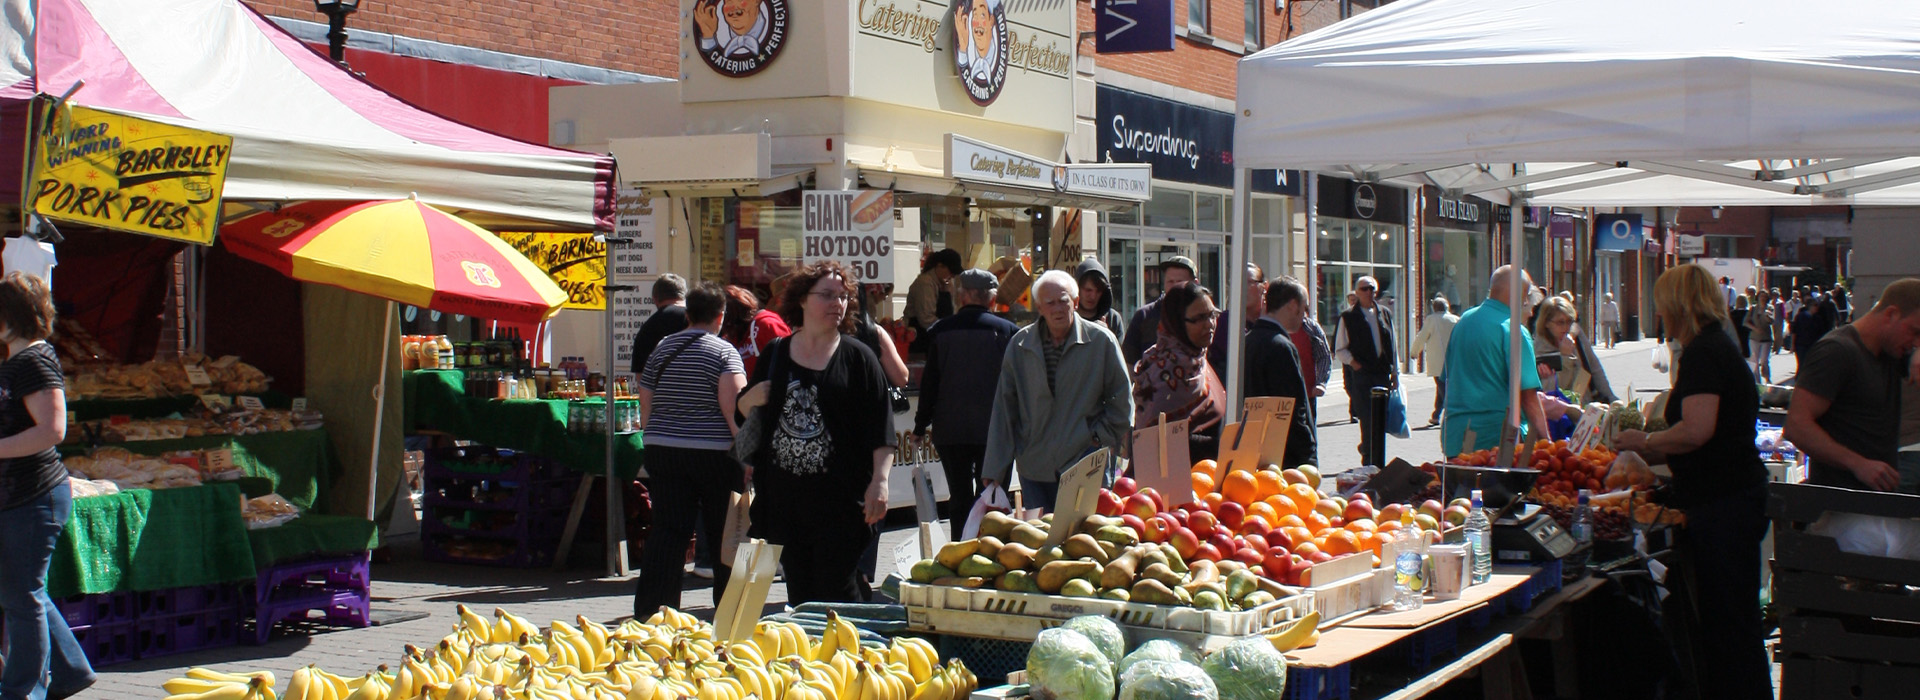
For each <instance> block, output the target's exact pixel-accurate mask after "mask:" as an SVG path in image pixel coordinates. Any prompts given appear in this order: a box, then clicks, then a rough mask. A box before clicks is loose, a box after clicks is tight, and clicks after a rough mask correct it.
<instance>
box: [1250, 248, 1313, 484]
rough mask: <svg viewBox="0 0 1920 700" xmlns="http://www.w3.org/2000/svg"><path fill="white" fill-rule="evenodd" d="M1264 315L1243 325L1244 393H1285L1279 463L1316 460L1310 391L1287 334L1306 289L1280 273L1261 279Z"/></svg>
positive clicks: (1298, 321)
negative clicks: (1287, 416) (1287, 424)
mask: <svg viewBox="0 0 1920 700" xmlns="http://www.w3.org/2000/svg"><path fill="white" fill-rule="evenodd" d="M1266 289H1267V293H1266V301H1265V303H1264V306H1265V308H1266V314H1265V315H1263V316H1261V317H1260V318H1258V319H1255V320H1254V322H1253V327H1252V328H1250V329H1248V330H1247V365H1246V372H1247V374H1246V378H1247V390H1246V391H1247V396H1248V397H1249V398H1251V397H1254V396H1285V397H1288V398H1291V399H1293V421H1292V427H1291V428H1289V429H1288V430H1287V451H1286V458H1285V462H1286V463H1285V464H1282V465H1281V466H1283V467H1297V466H1300V465H1302V464H1314V463H1316V462H1317V461H1318V459H1319V458H1318V455H1317V452H1318V450H1317V443H1318V439H1317V438H1316V437H1315V436H1314V425H1315V423H1314V416H1313V395H1312V393H1311V392H1309V391H1308V389H1307V382H1306V379H1305V378H1304V377H1302V376H1301V374H1300V353H1299V351H1298V350H1297V349H1296V348H1294V347H1293V340H1292V339H1291V338H1290V337H1289V336H1290V334H1292V333H1293V332H1294V331H1297V330H1300V328H1301V327H1302V325H1303V324H1304V322H1305V321H1306V318H1307V288H1306V287H1305V286H1302V285H1301V284H1300V281H1299V280H1296V279H1294V278H1292V277H1286V276H1282V277H1279V278H1277V279H1274V280H1273V281H1270V282H1267V283H1266Z"/></svg>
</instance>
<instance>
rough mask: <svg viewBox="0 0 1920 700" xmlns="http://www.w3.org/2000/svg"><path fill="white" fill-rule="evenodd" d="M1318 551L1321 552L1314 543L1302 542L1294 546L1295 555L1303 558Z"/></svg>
mask: <svg viewBox="0 0 1920 700" xmlns="http://www.w3.org/2000/svg"><path fill="white" fill-rule="evenodd" d="M1318 551H1320V547H1319V546H1318V545H1315V544H1314V543H1312V542H1300V543H1297V544H1295V545H1293V553H1294V554H1298V555H1300V556H1303V557H1304V556H1307V555H1309V554H1313V553H1314V552H1318Z"/></svg>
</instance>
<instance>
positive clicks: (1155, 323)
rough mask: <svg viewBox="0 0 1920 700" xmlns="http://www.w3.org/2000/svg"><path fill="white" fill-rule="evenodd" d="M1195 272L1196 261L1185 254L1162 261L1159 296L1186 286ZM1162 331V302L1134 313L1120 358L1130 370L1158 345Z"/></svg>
mask: <svg viewBox="0 0 1920 700" xmlns="http://www.w3.org/2000/svg"><path fill="white" fill-rule="evenodd" d="M1196 269H1197V268H1195V267H1194V266H1193V260H1191V259H1189V258H1187V256H1184V255H1175V256H1173V257H1171V258H1167V259H1166V260H1165V261H1164V262H1161V263H1160V288H1161V292H1160V295H1161V296H1162V297H1165V296H1166V293H1167V291H1170V290H1174V289H1179V288H1181V287H1185V286H1187V283H1189V282H1192V281H1193V279H1194V277H1197V276H1198V273H1197V272H1196ZM1159 329H1160V300H1159V299H1155V300H1153V301H1150V302H1147V305H1146V306H1142V307H1140V308H1139V310H1137V311H1134V312H1133V319H1132V320H1130V321H1128V322H1127V335H1126V338H1125V339H1124V340H1122V341H1121V343H1120V356H1121V357H1123V358H1125V359H1126V361H1127V367H1128V368H1129V369H1131V368H1132V367H1133V366H1134V365H1135V364H1138V363H1139V362H1140V356H1141V355H1143V354H1146V352H1147V348H1150V347H1153V344H1154V343H1155V342H1158V340H1159V332H1160V331H1159Z"/></svg>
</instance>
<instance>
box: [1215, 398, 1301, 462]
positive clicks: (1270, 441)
mask: <svg viewBox="0 0 1920 700" xmlns="http://www.w3.org/2000/svg"><path fill="white" fill-rule="evenodd" d="M1293 409H1294V406H1293V399H1292V398H1291V397H1286V396H1259V397H1254V398H1251V399H1247V404H1246V410H1245V412H1243V413H1242V415H1244V416H1246V419H1245V420H1243V421H1241V422H1239V423H1230V424H1227V425H1225V426H1222V427H1221V429H1220V463H1221V465H1222V466H1224V467H1225V468H1226V469H1225V471H1226V472H1228V473H1231V472H1233V471H1235V470H1241V469H1259V468H1260V467H1261V466H1262V465H1266V464H1279V463H1280V462H1281V460H1283V459H1285V458H1286V454H1287V433H1288V431H1289V430H1291V429H1292V427H1293Z"/></svg>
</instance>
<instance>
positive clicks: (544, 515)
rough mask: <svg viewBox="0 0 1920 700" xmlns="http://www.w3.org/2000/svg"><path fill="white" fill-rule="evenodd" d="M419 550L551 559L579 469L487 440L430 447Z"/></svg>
mask: <svg viewBox="0 0 1920 700" xmlns="http://www.w3.org/2000/svg"><path fill="white" fill-rule="evenodd" d="M423 484H424V489H423V490H424V492H425V495H424V497H423V498H422V501H421V508H422V515H421V521H422V525H421V534H422V541H421V556H422V558H424V559H426V560H428V561H436V562H447V563H456V564H481V565H488V566H504V567H516V568H527V567H539V566H546V565H548V564H551V563H552V562H553V558H554V553H555V551H556V550H557V549H558V548H559V545H560V540H561V535H562V534H563V530H564V529H565V527H566V522H567V516H568V510H569V505H570V504H571V503H572V502H573V501H574V500H575V498H576V493H577V492H578V491H579V490H580V489H579V486H580V484H581V476H580V475H579V474H575V473H572V472H569V471H567V470H565V469H564V468H562V467H560V466H559V465H558V464H557V463H556V462H554V461H553V460H551V459H544V458H540V457H536V456H533V455H530V454H525V453H515V452H512V451H510V450H497V449H494V448H492V447H486V446H481V445H468V446H464V447H444V448H436V449H433V450H429V451H428V452H427V461H426V467H425V472H424V481H423Z"/></svg>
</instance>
